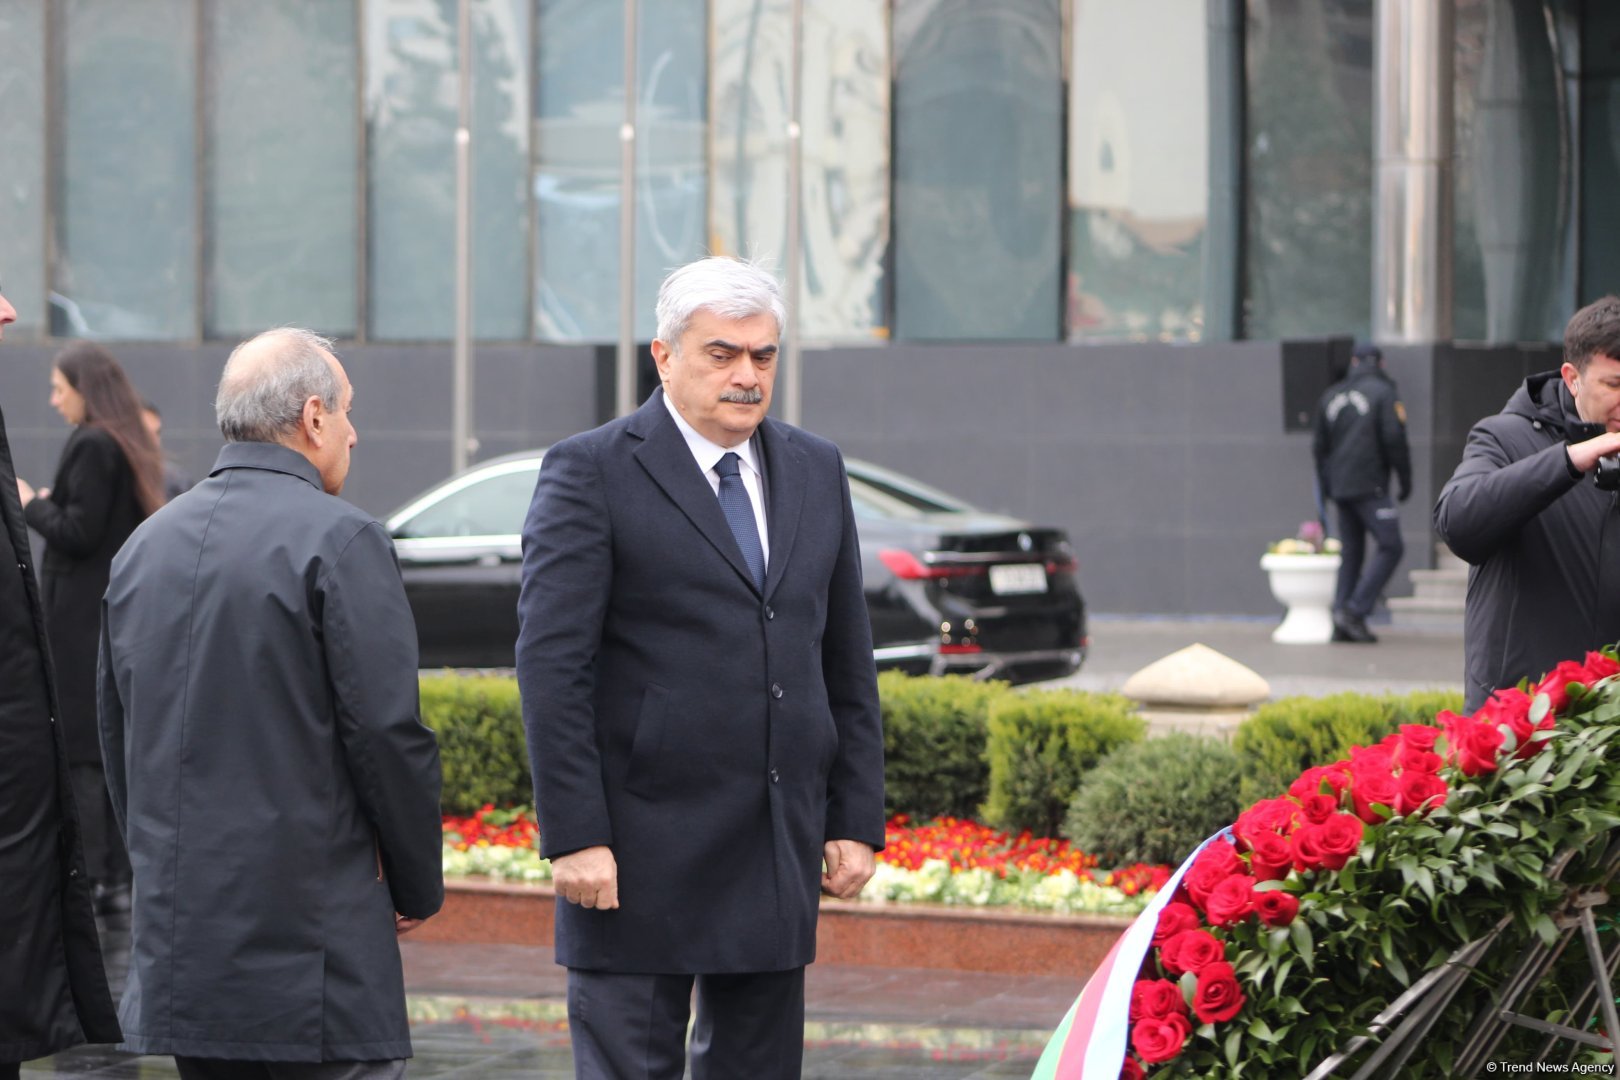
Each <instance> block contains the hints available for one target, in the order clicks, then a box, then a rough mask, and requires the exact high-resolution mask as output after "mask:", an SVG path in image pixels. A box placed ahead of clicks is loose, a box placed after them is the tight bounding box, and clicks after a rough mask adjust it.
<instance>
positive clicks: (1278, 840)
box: [1249, 796, 1326, 881]
mask: <svg viewBox="0 0 1620 1080" xmlns="http://www.w3.org/2000/svg"><path fill="white" fill-rule="evenodd" d="M1317 797H1318V798H1326V796H1317ZM1293 868H1294V851H1293V849H1292V848H1291V847H1289V846H1288V841H1287V840H1284V839H1283V838H1282V837H1280V836H1278V835H1277V834H1276V833H1261V834H1260V835H1259V836H1257V837H1255V840H1254V850H1253V851H1251V852H1249V869H1250V870H1251V871H1252V872H1253V873H1254V877H1255V880H1256V881H1281V880H1282V879H1283V878H1285V877H1287V876H1288V872H1289V871H1290V870H1292V869H1293Z"/></svg>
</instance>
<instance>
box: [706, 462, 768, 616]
mask: <svg viewBox="0 0 1620 1080" xmlns="http://www.w3.org/2000/svg"><path fill="white" fill-rule="evenodd" d="M741 464H742V459H741V458H739V457H738V456H737V455H736V454H731V453H728V454H727V455H726V456H725V457H723V458H721V459H720V460H719V461H718V462H716V463H715V466H714V471H715V472H716V473H718V474H719V476H720V512H721V513H722V514H724V515H726V524H727V525H730V526H731V535H732V536H734V537H736V538H737V546H738V547H739V548H741V549H742V557H743V562H745V563H747V564H748V572H749V573H750V574H752V575H754V588H756V589H758V590H759V591H760V592H762V593H763V592H764V591H765V549H764V548H763V547H761V546H760V543H759V525H758V524H757V523H756V522H755V521H754V504H753V503H752V502H751V501H750V500H749V498H748V489H747V488H745V487H743V481H742V473H741V471H740V468H739V467H740V466H741Z"/></svg>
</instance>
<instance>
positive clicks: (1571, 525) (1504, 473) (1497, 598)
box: [1434, 372, 1620, 712]
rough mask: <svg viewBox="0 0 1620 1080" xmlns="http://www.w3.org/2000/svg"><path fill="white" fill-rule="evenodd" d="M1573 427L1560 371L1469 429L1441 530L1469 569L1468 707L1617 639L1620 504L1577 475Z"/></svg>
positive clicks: (1441, 509) (1441, 511)
mask: <svg viewBox="0 0 1620 1080" xmlns="http://www.w3.org/2000/svg"><path fill="white" fill-rule="evenodd" d="M1574 419H1578V417H1577V415H1576V412H1575V406H1574V403H1573V401H1572V400H1571V398H1570V396H1569V391H1568V390H1566V389H1565V388H1564V383H1563V380H1562V379H1561V378H1559V375H1558V373H1557V372H1545V373H1543V374H1540V375H1533V376H1531V377H1530V378H1529V379H1527V380H1526V381H1525V384H1524V386H1522V387H1520V388H1519V390H1517V391H1516V392H1515V393H1514V394H1513V396H1512V398H1510V399H1509V400H1508V403H1507V405H1506V407H1505V408H1503V410H1502V411H1501V412H1500V413H1499V414H1497V415H1496V416H1492V417H1487V418H1486V419H1484V420H1481V421H1480V422H1479V423H1478V424H1476V425H1474V429H1473V430H1472V431H1471V432H1469V433H1468V445H1467V447H1466V449H1464V451H1463V459H1462V463H1461V464H1460V465H1458V466H1457V471H1456V472H1455V473H1454V474H1452V477H1451V480H1450V481H1449V482H1448V483H1447V484H1446V486H1445V488H1444V489H1443V490H1442V491H1441V492H1440V500H1439V502H1437V503H1436V504H1435V507H1434V526H1435V530H1436V531H1437V532H1438V533H1439V534H1440V538H1441V539H1442V540H1444V541H1445V542H1446V543H1447V544H1448V545H1449V546H1450V547H1451V550H1452V551H1454V552H1456V554H1457V555H1458V556H1459V557H1461V558H1463V559H1465V560H1467V561H1468V563H1469V564H1470V565H1471V569H1470V570H1469V573H1468V608H1467V615H1466V617H1465V627H1464V652H1465V654H1466V656H1465V662H1464V667H1465V673H1466V674H1465V681H1466V686H1465V690H1466V698H1467V701H1466V707H1467V709H1468V710H1469V711H1470V712H1472V711H1473V710H1474V709H1476V708H1478V707H1479V706H1480V705H1482V704H1483V703H1484V702H1485V700H1486V699H1487V698H1488V697H1489V696H1490V694H1491V691H1493V690H1496V689H1500V688H1502V687H1507V686H1513V685H1515V684H1516V683H1517V682H1518V681H1519V680H1520V679H1523V678H1531V679H1535V678H1539V677H1540V676H1541V675H1542V674H1544V673H1545V672H1546V671H1548V670H1549V669H1550V668H1552V667H1553V665H1555V664H1556V663H1558V661H1560V660H1565V659H1580V658H1581V657H1583V656H1584V655H1585V654H1586V652H1587V650H1589V649H1595V648H1597V647H1598V646H1600V645H1605V644H1609V643H1611V642H1614V641H1616V640H1620V503H1617V501H1616V496H1615V493H1613V492H1607V491H1600V490H1599V489H1598V488H1597V487H1596V486H1594V485H1593V484H1592V482H1591V481H1590V480H1584V479H1582V478H1581V477H1580V476H1578V475H1576V473H1575V471H1574V466H1573V465H1571V464H1570V460H1569V453H1568V451H1567V450H1566V449H1565V438H1564V434H1565V425H1566V423H1567V422H1568V421H1570V420H1574Z"/></svg>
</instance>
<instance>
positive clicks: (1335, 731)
mask: <svg viewBox="0 0 1620 1080" xmlns="http://www.w3.org/2000/svg"><path fill="white" fill-rule="evenodd" d="M1462 704H1463V700H1462V695H1461V694H1458V693H1451V692H1446V691H1439V690H1424V691H1418V692H1417V693H1412V694H1386V695H1382V696H1374V695H1369V694H1356V693H1343V694H1331V695H1329V696H1327V697H1292V698H1283V699H1282V700H1281V701H1274V702H1271V703H1270V704H1268V705H1262V706H1261V707H1260V708H1259V709H1257V710H1256V711H1255V714H1254V715H1253V716H1252V717H1250V718H1249V719H1248V720H1245V721H1244V722H1243V723H1242V724H1241V725H1240V726H1239V727H1238V729H1237V731H1236V732H1235V733H1234V734H1233V736H1232V748H1233V749H1235V750H1236V751H1237V752H1238V757H1239V758H1240V759H1241V761H1242V764H1243V788H1242V795H1243V801H1244V805H1245V806H1247V805H1248V804H1249V803H1252V802H1254V801H1255V800H1257V799H1269V798H1273V797H1275V796H1277V795H1281V794H1282V793H1283V792H1284V791H1286V790H1287V789H1288V785H1289V784H1291V783H1293V782H1294V780H1295V779H1297V778H1298V776H1299V774H1300V773H1302V772H1304V771H1305V770H1306V769H1308V768H1310V767H1311V766H1312V765H1325V764H1327V763H1329V762H1332V761H1336V760H1338V759H1339V758H1341V757H1343V756H1344V755H1345V754H1347V753H1348V752H1349V750H1350V747H1352V746H1357V745H1359V746H1370V745H1371V744H1373V743H1375V742H1377V741H1378V740H1380V739H1382V738H1383V737H1384V736H1386V735H1388V734H1390V733H1391V732H1394V731H1398V730H1399V729H1400V726H1401V725H1402V724H1432V723H1433V722H1434V717H1435V714H1436V713H1438V712H1439V711H1440V710H1442V709H1451V710H1453V711H1457V710H1460V709H1461V708H1462Z"/></svg>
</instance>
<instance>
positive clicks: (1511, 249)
mask: <svg viewBox="0 0 1620 1080" xmlns="http://www.w3.org/2000/svg"><path fill="white" fill-rule="evenodd" d="M1549 14H1550V13H1549V12H1548V11H1545V10H1543V7H1542V5H1540V4H1521V3H1516V2H1515V0H1457V8H1456V16H1455V27H1456V30H1455V37H1456V42H1457V44H1456V49H1455V52H1454V54H1453V55H1454V57H1455V65H1454V66H1455V70H1456V78H1455V91H1454V94H1453V98H1452V100H1453V102H1454V104H1455V113H1456V120H1455V124H1456V135H1455V143H1456V167H1455V169H1454V170H1453V172H1454V176H1455V182H1456V229H1455V233H1454V247H1453V259H1452V262H1453V268H1454V269H1453V279H1454V285H1453V290H1452V296H1453V308H1454V310H1453V318H1452V326H1453V334H1454V336H1455V337H1457V338H1460V339H1465V340H1474V341H1495V342H1512V341H1536V340H1544V339H1545V340H1559V339H1561V338H1562V336H1563V320H1564V318H1565V317H1566V316H1567V315H1568V312H1564V311H1563V310H1562V306H1563V301H1562V297H1561V293H1562V285H1561V283H1562V282H1563V280H1564V279H1565V273H1564V269H1563V263H1564V252H1565V245H1564V235H1565V229H1566V226H1567V215H1568V204H1567V203H1566V202H1565V201H1564V199H1563V192H1564V191H1565V190H1567V189H1568V187H1569V185H1570V184H1571V183H1572V177H1571V176H1570V172H1569V167H1568V165H1567V164H1566V161H1567V156H1568V155H1567V151H1566V149H1565V147H1564V145H1563V143H1564V140H1565V139H1567V138H1568V130H1567V123H1566V122H1565V119H1564V116H1563V107H1562V102H1561V100H1560V98H1561V88H1560V87H1559V85H1558V80H1559V74H1558V70H1557V64H1556V63H1555V60H1554V54H1553V46H1552V44H1551V42H1550V40H1549V38H1548V25H1549V24H1548V19H1549Z"/></svg>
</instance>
